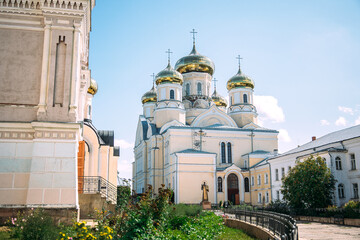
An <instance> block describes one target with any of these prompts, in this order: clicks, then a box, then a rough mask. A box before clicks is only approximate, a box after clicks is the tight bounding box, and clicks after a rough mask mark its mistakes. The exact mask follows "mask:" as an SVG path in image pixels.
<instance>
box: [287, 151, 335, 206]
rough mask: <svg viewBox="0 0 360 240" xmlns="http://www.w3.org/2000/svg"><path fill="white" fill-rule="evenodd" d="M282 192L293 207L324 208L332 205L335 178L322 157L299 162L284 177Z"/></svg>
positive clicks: (311, 157)
mask: <svg viewBox="0 0 360 240" xmlns="http://www.w3.org/2000/svg"><path fill="white" fill-rule="evenodd" d="M282 181H283V185H282V188H281V193H282V194H283V196H284V200H285V201H287V202H288V203H289V205H290V206H291V207H293V208H302V209H306V208H324V207H327V206H329V205H331V203H332V201H331V199H332V196H333V193H334V190H335V182H336V180H335V178H334V176H333V175H332V174H331V172H330V169H329V168H328V167H327V166H326V163H325V162H324V160H323V159H322V158H321V157H316V158H314V157H313V156H312V155H311V156H310V157H309V158H307V159H306V160H305V161H303V162H298V163H297V164H296V166H295V167H293V168H292V169H291V170H290V172H289V174H288V175H287V176H285V177H284V178H283V179H282Z"/></svg>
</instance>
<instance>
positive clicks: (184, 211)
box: [171, 203, 202, 217]
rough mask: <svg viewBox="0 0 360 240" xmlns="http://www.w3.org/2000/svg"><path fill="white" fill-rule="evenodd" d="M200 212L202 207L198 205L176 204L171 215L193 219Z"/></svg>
mask: <svg viewBox="0 0 360 240" xmlns="http://www.w3.org/2000/svg"><path fill="white" fill-rule="evenodd" d="M201 212H202V207H201V206H200V205H187V204H183V203H180V204H177V205H175V206H174V208H173V210H172V212H171V214H172V215H173V216H177V217H184V216H188V217H195V216H197V215H200V214H201Z"/></svg>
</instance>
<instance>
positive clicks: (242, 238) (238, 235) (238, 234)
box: [215, 226, 255, 240]
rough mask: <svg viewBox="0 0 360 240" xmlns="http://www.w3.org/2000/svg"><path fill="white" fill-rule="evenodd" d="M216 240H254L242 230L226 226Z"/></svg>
mask: <svg viewBox="0 0 360 240" xmlns="http://www.w3.org/2000/svg"><path fill="white" fill-rule="evenodd" d="M215 239H216V240H252V239H255V238H252V237H250V236H248V235H246V233H244V232H243V231H242V230H240V229H236V228H230V227H227V226H224V231H223V233H222V234H221V235H220V236H218V237H217V238H215Z"/></svg>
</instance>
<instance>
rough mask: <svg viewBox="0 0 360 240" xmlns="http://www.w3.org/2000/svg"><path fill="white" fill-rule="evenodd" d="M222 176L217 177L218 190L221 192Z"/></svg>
mask: <svg viewBox="0 0 360 240" xmlns="http://www.w3.org/2000/svg"><path fill="white" fill-rule="evenodd" d="M222 191H223V190H222V178H221V177H218V192H222Z"/></svg>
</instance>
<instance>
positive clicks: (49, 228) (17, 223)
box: [10, 209, 58, 240]
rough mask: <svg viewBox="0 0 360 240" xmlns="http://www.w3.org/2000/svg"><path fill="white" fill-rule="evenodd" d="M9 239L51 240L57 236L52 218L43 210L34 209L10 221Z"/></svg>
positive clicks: (19, 214)
mask: <svg viewBox="0 0 360 240" xmlns="http://www.w3.org/2000/svg"><path fill="white" fill-rule="evenodd" d="M10 224H11V225H12V228H11V229H12V232H11V237H13V238H19V239H21V240H48V239H49V240H52V239H56V237H57V236H58V229H57V227H56V226H55V224H54V222H53V220H52V218H51V217H50V216H48V215H47V214H46V213H45V212H44V210H43V209H35V210H31V211H29V212H28V213H27V214H22V213H18V215H17V217H16V218H12V219H11V220H10Z"/></svg>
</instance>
